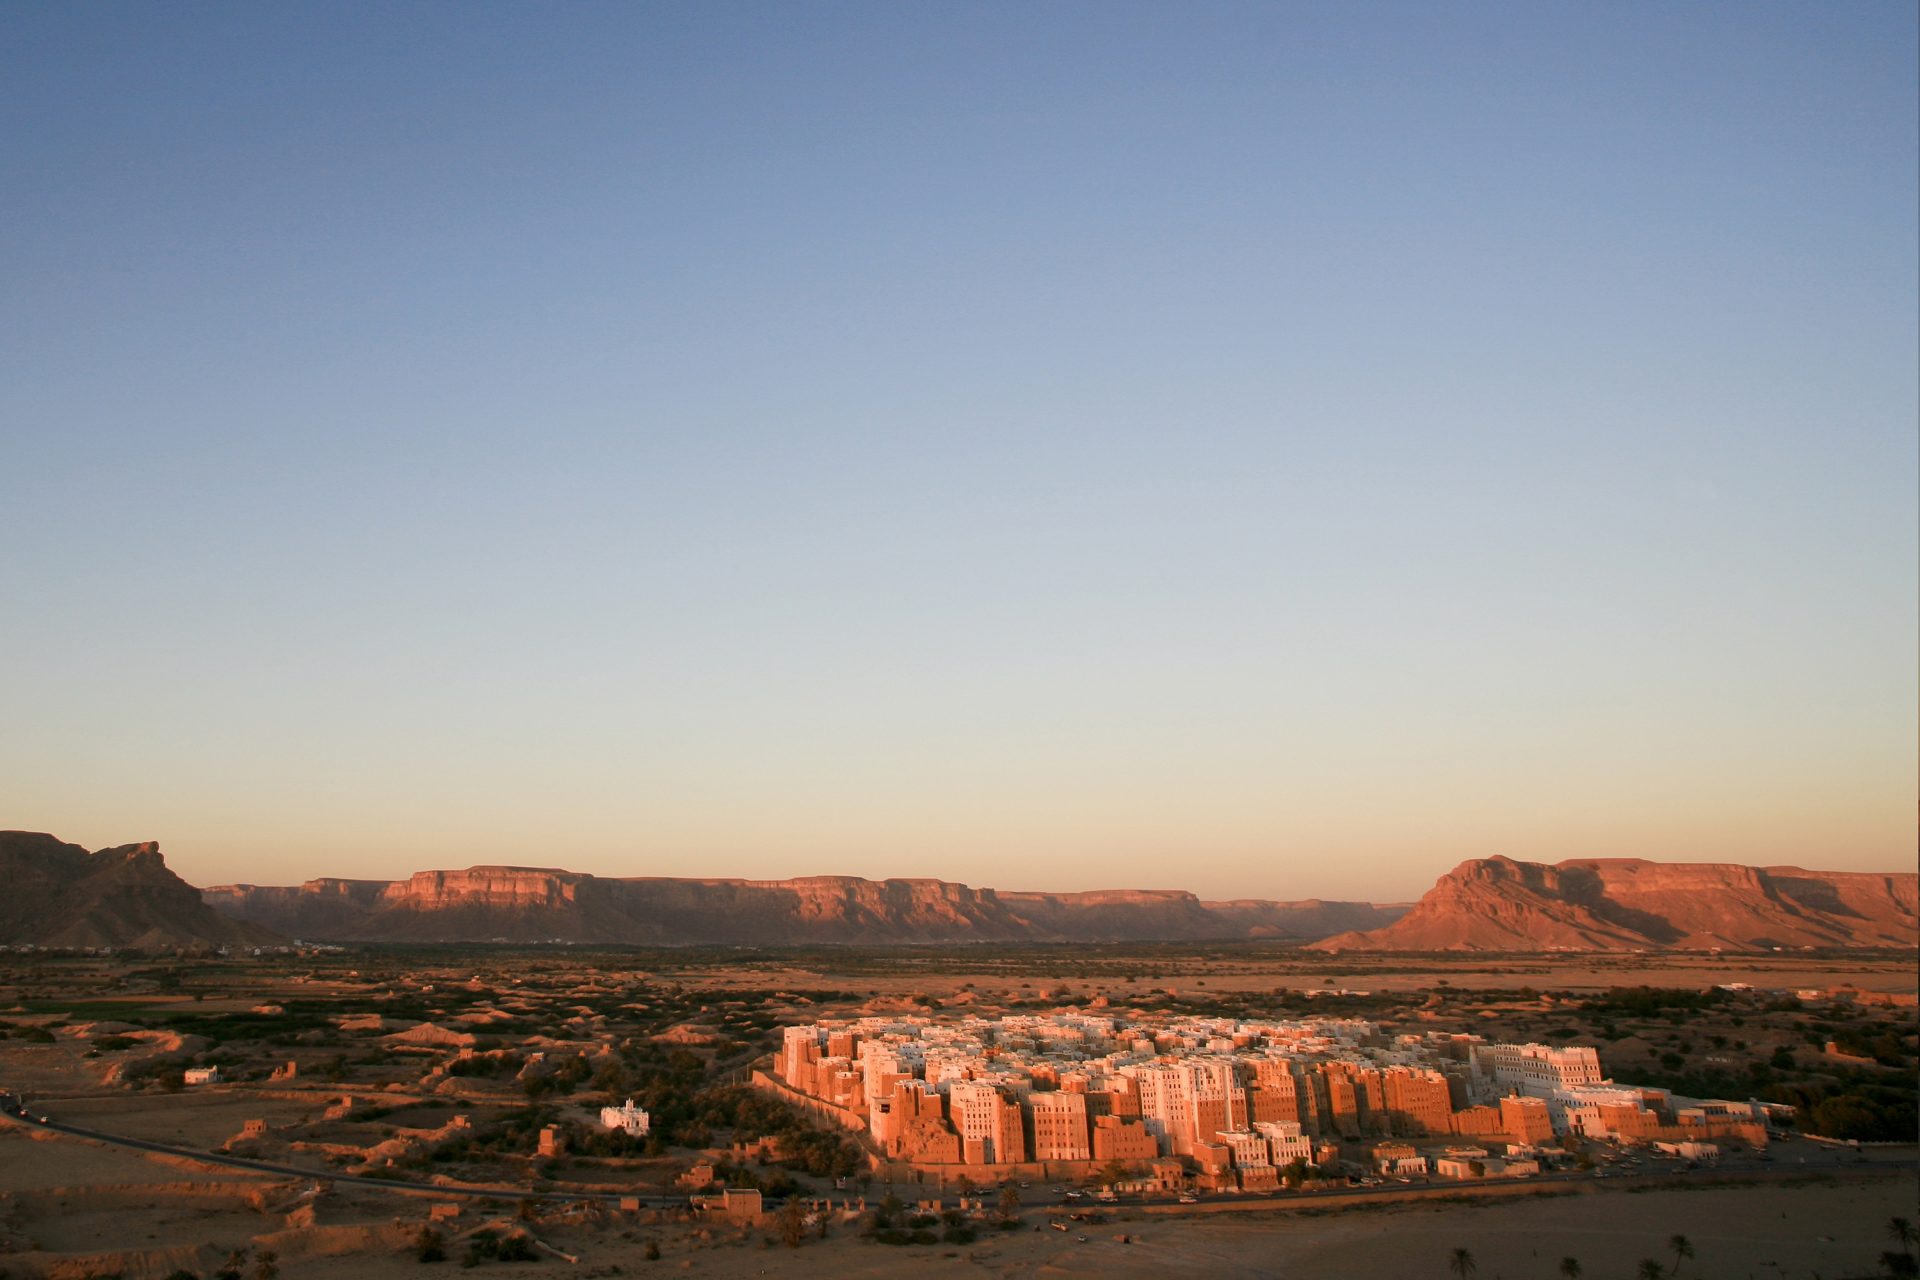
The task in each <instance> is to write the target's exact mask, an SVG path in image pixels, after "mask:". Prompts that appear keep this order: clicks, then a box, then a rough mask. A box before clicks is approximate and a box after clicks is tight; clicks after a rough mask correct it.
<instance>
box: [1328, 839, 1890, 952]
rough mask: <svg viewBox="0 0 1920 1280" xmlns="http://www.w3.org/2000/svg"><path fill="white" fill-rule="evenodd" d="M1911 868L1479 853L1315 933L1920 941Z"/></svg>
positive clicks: (1476, 938) (1334, 946)
mask: <svg viewBox="0 0 1920 1280" xmlns="http://www.w3.org/2000/svg"><path fill="white" fill-rule="evenodd" d="M1917 885H1920V876H1916V875H1915V874H1913V873H1911V872H1907V873H1896V874H1885V875H1872V874H1864V873H1857V872H1843V871H1807V870H1803V869H1801V868H1799V867H1746V866H1739V865H1736V864H1732V863H1719V862H1647V861H1644V860H1641V859H1638V858H1581V859H1574V860H1572V861H1568V862H1561V863H1557V864H1553V865H1548V864H1546V863H1539V862H1516V861H1514V860H1513V859H1511V858H1480V859H1475V860H1472V861H1469V862H1463V863H1461V864H1460V865H1459V866H1457V867H1455V868H1454V869H1453V870H1452V871H1450V872H1448V873H1447V874H1446V875H1444V876H1442V877H1441V878H1440V881H1439V883H1437V884H1435V885H1434V887H1433V888H1432V889H1431V890H1429V891H1428V892H1427V894H1426V896H1425V897H1423V898H1421V899H1420V901H1419V902H1417V903H1415V904H1414V907H1413V909H1412V910H1411V911H1409V912H1407V913H1406V915H1404V916H1402V917H1401V918H1400V919H1399V920H1397V921H1395V922H1394V923H1392V924H1390V925H1388V926H1386V927H1385V928H1378V929H1372V930H1359V931H1354V932H1349V933H1342V934H1338V935H1336V936H1334V937H1331V938H1326V939H1323V940H1322V941H1320V942H1318V943H1316V944H1315V945H1316V946H1317V947H1318V948H1320V949H1322V950H1328V951H1339V950H1353V951H1458V950H1468V951H1559V950H1567V951H1630V950H1668V949H1672V950H1704V949H1710V948H1715V947H1718V948H1722V949H1726V950H1734V951H1756V950H1767V949H1769V948H1772V947H1912V946H1915V945H1916V944H1920V921H1916V918H1915V909H1916V901H1915V899H1916V891H1917Z"/></svg>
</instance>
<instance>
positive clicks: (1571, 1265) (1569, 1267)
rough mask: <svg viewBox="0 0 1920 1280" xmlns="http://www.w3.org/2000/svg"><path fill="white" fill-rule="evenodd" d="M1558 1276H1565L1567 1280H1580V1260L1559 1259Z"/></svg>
mask: <svg viewBox="0 0 1920 1280" xmlns="http://www.w3.org/2000/svg"><path fill="white" fill-rule="evenodd" d="M1560 1274H1561V1275H1563V1276H1565V1277H1566V1278H1567V1280H1580V1259H1578V1258H1562V1259H1560Z"/></svg>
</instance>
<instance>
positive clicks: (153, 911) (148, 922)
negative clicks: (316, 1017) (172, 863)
mask: <svg viewBox="0 0 1920 1280" xmlns="http://www.w3.org/2000/svg"><path fill="white" fill-rule="evenodd" d="M0 885H5V886H6V892H5V893H4V894H0V943H10V944H14V945H18V944H20V943H34V944H36V945H39V946H46V947H141V948H148V949H162V948H178V947H196V946H219V945H234V946H241V945H259V944H262V943H273V942H278V941H280V940H281V939H279V938H277V937H276V936H275V935H274V934H273V932H272V931H271V930H269V929H266V928H263V927H261V926H260V925H257V924H252V923H248V922H245V921H240V920H235V919H232V918H230V917H228V916H224V915H221V914H220V913H219V912H217V911H215V910H213V909H212V908H211V907H209V906H207V904H206V903H205V902H204V901H202V900H201V897H200V892H199V890H197V889H195V888H194V887H193V886H192V885H190V884H188V883H187V882H186V881H184V880H182V879H181V878H180V877H179V876H176V875H175V874H173V872H172V871H169V870H168V869H167V863H166V859H164V858H162V857H161V856H160V846H159V845H158V844H155V843H154V842H152V841H146V842H144V843H141V844H127V845H120V846H119V847H117V848H113V849H101V850H99V851H98V852H96V853H88V852H87V851H86V850H85V849H83V848H81V847H80V846H79V845H76V844H66V843H64V842H62V841H60V840H58V839H56V838H55V837H53V836H50V835H48V834H46V833H45V832H40V831H0Z"/></svg>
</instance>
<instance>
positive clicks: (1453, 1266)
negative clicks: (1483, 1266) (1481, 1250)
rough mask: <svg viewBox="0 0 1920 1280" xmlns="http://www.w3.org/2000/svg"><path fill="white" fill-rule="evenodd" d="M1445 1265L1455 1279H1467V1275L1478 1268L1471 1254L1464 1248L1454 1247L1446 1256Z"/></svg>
mask: <svg viewBox="0 0 1920 1280" xmlns="http://www.w3.org/2000/svg"><path fill="white" fill-rule="evenodd" d="M1447 1266H1448V1268H1449V1269H1450V1270H1452V1272H1453V1274H1454V1276H1455V1277H1457V1280H1467V1277H1468V1276H1470V1275H1472V1274H1474V1273H1475V1272H1476V1271H1478V1270H1480V1266H1479V1264H1478V1263H1476V1262H1475V1261H1474V1260H1473V1255H1472V1254H1471V1253H1468V1252H1467V1251H1466V1250H1465V1249H1455V1250H1454V1251H1453V1253H1452V1254H1451V1255H1449V1256H1448V1258H1447Z"/></svg>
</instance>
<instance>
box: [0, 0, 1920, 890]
mask: <svg viewBox="0 0 1920 1280" xmlns="http://www.w3.org/2000/svg"><path fill="white" fill-rule="evenodd" d="M0 24H4V27H3V28H0V29H4V30H5V32H6V35H7V39H6V40H4V41H0V104H4V107H5V110H6V116H7V118H8V119H9V120H10V121H12V122H14V124H15V128H14V129H13V130H11V131H10V137H9V144H8V147H7V155H6V161H5V163H6V167H7V174H8V179H9V180H8V183H7V186H8V192H9V200H8V202H7V206H6V212H5V219H6V229H7V232H8V234H7V235H6V236H5V237H0V281H4V283H5V289H4V292H3V293H0V333H3V334H4V338H5V340H4V342H0V424H4V425H0V504H4V510H5V511H6V513H7V514H6V521H7V524H6V528H7V537H6V541H5V544H4V546H5V551H4V554H0V591H3V592H4V598H5V600H6V601H7V604H8V607H7V609H6V611H5V614H4V616H0V714H3V715H4V720H5V723H6V725H7V732H6V734H5V735H4V738H3V739H0V822H4V823H5V824H6V825H9V826H17V827H20V828H23V829H32V830H45V831H50V832H52V833H54V834H55V835H57V836H59V837H60V838H62V839H65V840H70V841H74V842H75V843H81V844H85V845H87V846H88V847H89V848H98V847H102V846H104V845H116V844H122V843H127V842H131V841H135V840H141V839H158V840H159V841H160V843H161V847H162V849H163V850H164V851H165V852H166V854H167V857H168V862H169V864H170V865H171V866H173V867H174V868H175V869H176V870H177V871H178V872H179V873H180V874H181V875H182V876H183V877H185V878H186V879H188V880H189V881H191V882H193V883H195V884H201V885H206V884H216V883H224V882H236V881H249V882H253V883H261V884H280V883H297V882H299V881H300V880H303V879H307V878H311V877H313V876H317V875H341V876H349V877H365V878H395V877H399V876H404V875H407V874H409V873H410V872H412V871H415V870H420V869H431V868H457V867H465V866H468V865H472V864H476V863H515V864H520V865H558V866H563V867H565V868H566V869H568V870H574V871H590V872H594V873H597V874H606V875H699V876H709V875H712V876H729V877H743V878H751V879H784V878H789V877H791V876H795V875H805V874H848V875H862V876H867V877H870V878H876V879H877V878H885V877H888V876H925V877H937V878H941V879H947V880H957V881H963V882H965V883H968V884H973V885H984V886H992V887H997V888H1017V889H1059V890H1073V889H1084V888H1115V887H1122V888H1148V887H1157V888H1177V889H1188V890H1192V891H1193V892H1196V893H1198V894H1200V895H1201V896H1202V897H1206V898H1227V897H1263V898H1282V899H1289V898H1306V897H1321V898H1332V899H1364V900H1372V901H1403V900H1410V899H1411V898H1414V897H1417V896H1418V895H1419V893H1421V892H1423V891H1424V890H1425V889H1426V888H1427V887H1428V886H1430V885H1431V884H1432V882H1433V880H1434V879H1435V878H1436V877H1437V876H1439V875H1440V874H1442V873H1443V872H1445V871H1446V870H1447V869H1448V868H1450V867H1452V866H1453V865H1455V864H1456V863H1458V862H1460V861H1461V860H1463V859H1465V858H1470V857H1483V856H1490V855H1494V854H1506V855H1508V856H1511V857H1515V858H1520V859H1525V860H1535V861H1544V862H1557V861H1561V860H1563V859H1566V858H1573V857H1647V858H1654V859H1660V860H1670V861H1723V862H1742V863H1749V864H1756V865H1769V864H1795V865H1800V866H1805V867H1808V868H1811V869H1830V870H1866V871H1873V870H1880V869H1884V868H1887V867H1898V868H1901V869H1911V868H1912V866H1913V864H1914V858H1915V852H1914V849H1915V845H1914V840H1915V826H1914V822H1915V814H1916V805H1917V804H1920V781H1917V779H1920V745H1917V743H1920V710H1917V708H1920V674H1917V673H1916V662H1915V654H1916V652H1920V492H1917V482H1916V474H1920V356H1917V355H1916V352H1917V351H1920V301H1917V299H1920V209H1917V203H1920V197H1917V196H1916V191H1920V159H1917V157H1920V53H1917V52H1916V47H1917V46H1920V18H1917V16H1916V11H1915V9H1914V7H1913V6H1911V5H1906V6H1901V5H1860V6H1849V7H1837V8H1834V7H1813V6H1793V5H1784V4H1780V5H1775V4H1756V5H1750V6H1740V7H1733V6H1725V7H1708V6H1687V7H1673V6H1661V5H1654V4H1621V5H1612V6H1604V7H1589V8H1545V9H1543V8H1539V7H1535V6H1527V5H1521V4H1499V3H1493V4H1486V5H1477V6H1473V7H1471V8H1465V9H1436V8H1433V7H1430V6H1420V5H1413V4H1380V5H1371V6H1365V7H1359V8H1354V7H1346V6H1333V5H1325V6H1294V5H1235V4H1212V5H1207V4H1203V5H1198V6H1180V7H1178V8H1177V9H1176V8H1174V7H1171V6H1148V5H1098V6H1095V5H1075V4H1061V5H1054V6H1046V7H1043V8H1040V9H1033V8H1028V7H1021V6H1012V5H997V4H979V5H969V6H963V7H956V8H952V9H930V8H912V7H909V8H905V9H902V8H898V7H890V6H880V5H860V4H823V5H819V6H811V7H806V8H800V9H795V8H789V7H780V6H773V5H759V4H742V5H737V6H729V7H719V8H714V7H703V6H694V5H645V6H638V5H635V6H600V5H581V6H569V7H566V8H559V9H537V10H536V9H517V8H509V7H472V8H462V9H451V8H439V7H429V6H412V7H401V8H396V9H385V10H382V9H374V8H354V7H349V8H344V9H343V8H340V7H336V6H320V5H300V4H295V5H286V6H275V7H272V8H259V7H250V6H242V5H223V4H209V5H196V6H192V7H186V8H153V7H138V6H132V5H96V6H37V7H35V6H13V7H11V8H9V9H7V10H6V11H5V13H4V16H0Z"/></svg>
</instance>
